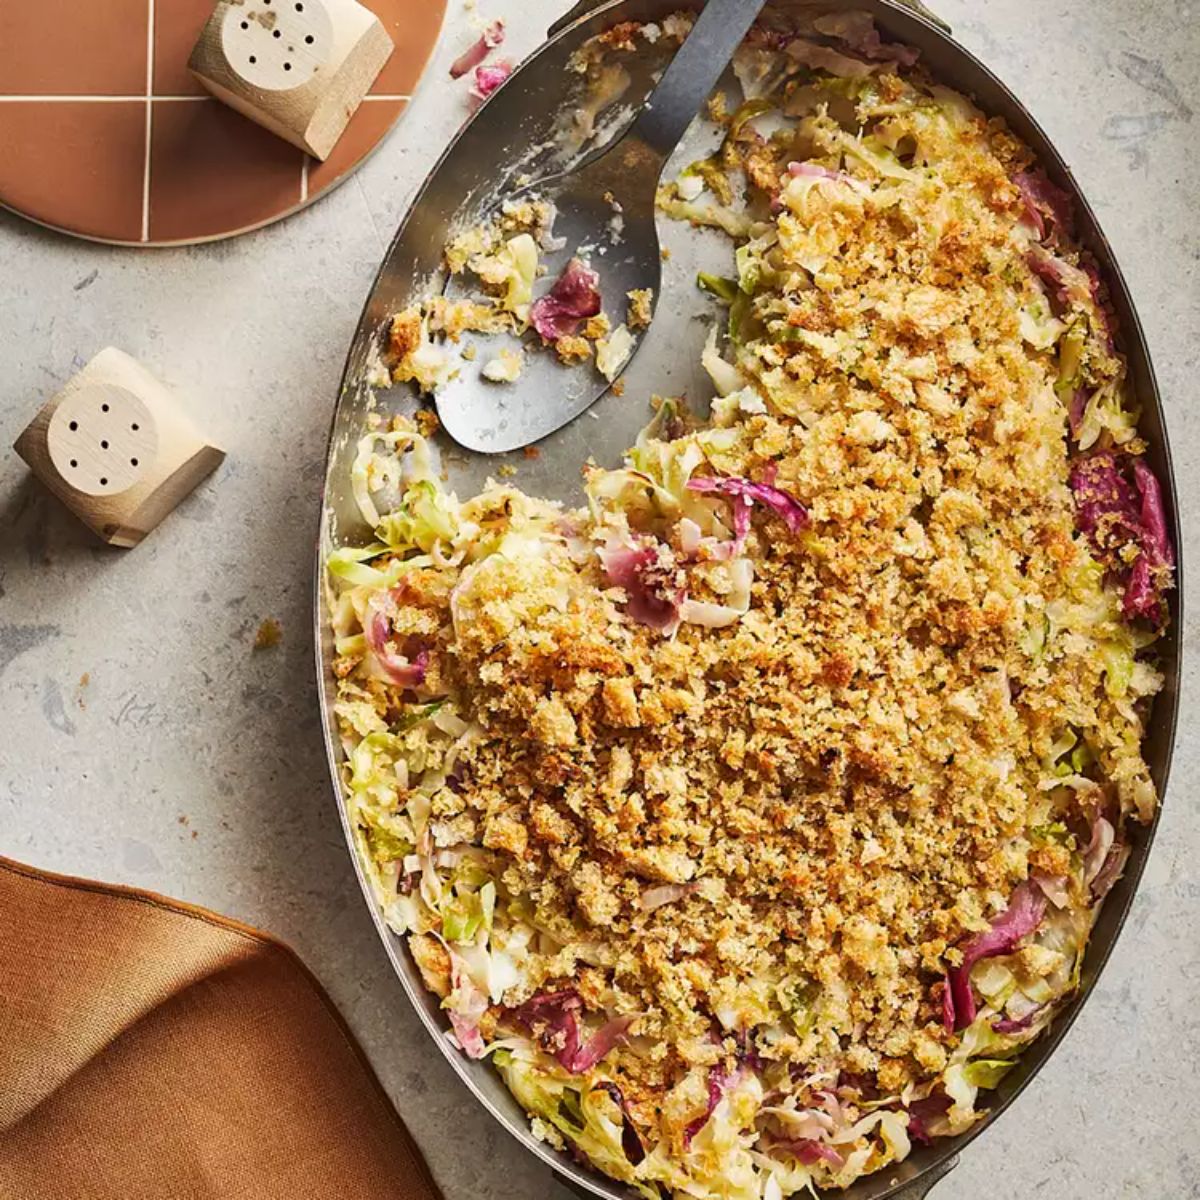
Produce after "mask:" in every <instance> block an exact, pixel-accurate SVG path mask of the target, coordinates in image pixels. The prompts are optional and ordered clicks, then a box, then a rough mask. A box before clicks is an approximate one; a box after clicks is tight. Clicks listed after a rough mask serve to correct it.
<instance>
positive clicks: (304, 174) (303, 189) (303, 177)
mask: <svg viewBox="0 0 1200 1200" xmlns="http://www.w3.org/2000/svg"><path fill="white" fill-rule="evenodd" d="M300 203H301V204H307V203H308V155H307V154H305V155H303V158H302V161H301V163H300Z"/></svg>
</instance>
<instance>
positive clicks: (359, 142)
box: [308, 100, 407, 199]
mask: <svg viewBox="0 0 1200 1200" xmlns="http://www.w3.org/2000/svg"><path fill="white" fill-rule="evenodd" d="M406 107H407V104H406V102H405V101H403V100H368V101H367V102H366V103H365V104H363V105H362V107H361V108H359V110H358V112H356V113H355V114H354V116H353V117H351V118H350V124H349V125H347V126H346V132H345V133H343V134H342V136H341V138H340V139H339V140H338V144H337V145H336V146H334V148H333V153H332V154H331V155H330V156H329V157H328V158H327V159H326V160H325V161H324V162H323V163H322V162H317V161H316V160H315V159H313V160H311V161H310V162H309V167H308V195H309V198H310V199H315V198H316V196H317V195H318V194H319V193H320V192H323V191H325V190H327V189H328V188H330V187H332V186H333V185H334V184H335V183H337V182H338V181H339V180H340V179H341V178H342V177H343V176H344V175H345V174H346V173H347V172H349V171H352V170H354V168H355V167H356V166H358V164H359V163H360V162H361V161H362V160H363V159H364V158H366V156H367V155H368V154H370V153H371V151H372V150H374V149H375V147H376V146H378V145H379V143H380V142H382V141H383V139H384V138H385V137H386V136H387V133H388V130H389V129H391V127H392V125H393V124H394V123H395V121H396V118H397V117H399V116H400V114H401V113H402V112H403V111H404V110H405V108H406Z"/></svg>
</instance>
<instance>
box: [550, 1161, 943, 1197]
mask: <svg viewBox="0 0 1200 1200" xmlns="http://www.w3.org/2000/svg"><path fill="white" fill-rule="evenodd" d="M957 1166H958V1155H957V1154H956V1155H954V1157H953V1158H948V1159H947V1160H946V1161H945V1162H941V1163H938V1164H937V1165H936V1166H933V1167H930V1168H929V1170H927V1171H925V1172H924V1173H922V1174H921V1175H920V1176H919V1177H918V1178H916V1179H914V1180H913V1181H912V1183H910V1184H907V1185H906V1186H905V1187H902V1188H901V1189H900V1190H899V1191H898V1192H889V1193H888V1194H887V1196H886V1197H885V1200H925V1197H926V1196H928V1195H929V1193H930V1192H931V1191H933V1189H934V1188H935V1187H937V1185H938V1184H939V1183H941V1181H942V1180H943V1179H945V1178H946V1176H947V1175H949V1174H950V1172H951V1171H953V1170H954V1168H955V1167H957ZM553 1174H554V1178H555V1179H556V1180H557V1181H558V1182H559V1183H560V1184H562V1186H563V1187H565V1188H566V1189H567V1191H569V1192H574V1193H575V1195H576V1196H579V1197H580V1200H595V1198H596V1196H597V1194H598V1193H596V1192H593V1191H591V1190H589V1189H588V1188H584V1187H580V1186H579V1184H577V1183H576V1182H575V1180H573V1179H569V1178H567V1176H566V1175H560V1174H559V1173H558V1172H557V1171H554V1172H553ZM632 1194H633V1193H632V1192H631V1193H630V1195H632Z"/></svg>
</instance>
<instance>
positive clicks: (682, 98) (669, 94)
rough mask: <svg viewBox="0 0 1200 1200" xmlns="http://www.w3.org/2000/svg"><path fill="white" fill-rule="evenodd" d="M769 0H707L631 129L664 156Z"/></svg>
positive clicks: (698, 109) (704, 98) (707, 94)
mask: <svg viewBox="0 0 1200 1200" xmlns="http://www.w3.org/2000/svg"><path fill="white" fill-rule="evenodd" d="M764 4H765V0H707V2H706V3H705V5H704V8H703V10H702V11H701V13H700V15H699V16H698V17H697V18H696V23H695V25H693V26H692V32H691V33H689V34H688V36H687V38H686V40H685V41H684V43H683V45H682V46H680V48H679V50H678V51H677V52H676V54H675V57H674V58H673V59H672V60H671V64H670V66H668V67H667V69H666V71H664V72H663V77H662V79H660V80H659V82H658V86H657V87H656V88H655V89H654V91H653V92H651V93H650V98H649V99H648V100H647V101H646V104H645V107H644V108H643V109H642V111H641V112H640V113H639V114H638V117H637V119H636V120H635V121H634V123H633V126H632V128H631V129H630V133H631V134H632V135H633V136H635V137H637V138H639V139H640V140H641V141H642V142H643V143H645V144H646V145H647V146H648V147H649V148H650V149H651V150H653V151H654V152H655V153H656V154H658V155H659V156H660V157H661V158H662V160H663V161H664V162H665V161H666V160H667V159H668V158H669V157H670V155H671V151H673V150H674V149H675V147H676V146H677V145H678V144H679V139H680V138H682V137H683V135H684V132H685V131H686V130H687V127H688V126H689V125H690V124H691V123H692V118H693V117H695V116H696V114H697V113H698V112H699V111H700V106H701V105H702V104H703V103H704V102H705V100H707V99H708V97H709V94H710V93H711V92H712V90H713V88H714V87H716V85H717V80H718V79H720V78H721V76H722V74H723V73H724V71H725V68H726V67H727V66H728V65H729V60H730V59H731V58H732V57H733V52H734V51H735V50H736V49H737V48H738V46H739V45H740V44H741V41H742V38H744V37H745V36H746V33H747V31H748V30H749V28H750V26H751V25H753V24H754V18H755V17H757V16H758V14H759V13H760V12H761V11H762V9H763V6H764Z"/></svg>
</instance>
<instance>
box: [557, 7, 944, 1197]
mask: <svg viewBox="0 0 1200 1200" xmlns="http://www.w3.org/2000/svg"><path fill="white" fill-rule="evenodd" d="M894 2H895V3H896V4H901V5H903V6H904V7H905V8H908V9H911V10H912V11H913V12H915V13H916V14H917V16H919V17H924V18H925V20H926V21H928V22H929V23H930V24H931V25H936V26H937V27H938V28H939V29H940V30H941V31H942V32H943V33H946V34H948V33H950V32H951V29H950V24H949V22H948V21H943V20H942V18H941V17H939V16H938V15H937V13H935V12H933V11H932V10H931V9H930V8H929V7H928V5H926V4H924V3H922V0H894ZM607 3H609V0H578V3H577V4H576V5H575V6H574V7H573V8H572V9H571V10H570V11H569V12H566V13H564V14H563V15H562V16H561V17H559V18H558V20H557V21H555V22H554V24H553V25H551V26H550V28H549V30H547V33H546V36H547V37H555V36H557V35H558V34H560V33H561V32H562V31H563V30H564V29H566V27H567V26H568V25H573V24H574V23H575V22H576V21H578V20H581V19H582V18H583V17H586V16H588V15H589V14H590V13H593V12H595V11H596V10H597V9H599V8H603V7H604V6H605V5H606V4H607ZM904 1200H907V1197H905V1198H904Z"/></svg>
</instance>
